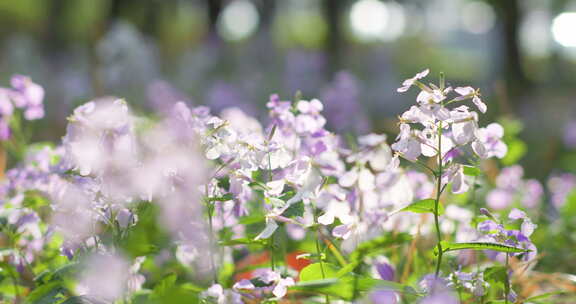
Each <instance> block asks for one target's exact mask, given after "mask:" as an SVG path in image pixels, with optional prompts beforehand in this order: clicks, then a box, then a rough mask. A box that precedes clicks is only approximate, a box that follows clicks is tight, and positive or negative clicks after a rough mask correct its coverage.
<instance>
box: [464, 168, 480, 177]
mask: <svg viewBox="0 0 576 304" xmlns="http://www.w3.org/2000/svg"><path fill="white" fill-rule="evenodd" d="M463 167H464V174H465V175H468V176H480V175H482V170H480V169H478V168H477V167H472V166H463Z"/></svg>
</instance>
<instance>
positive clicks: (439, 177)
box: [434, 122, 443, 277]
mask: <svg viewBox="0 0 576 304" xmlns="http://www.w3.org/2000/svg"><path fill="white" fill-rule="evenodd" d="M442 190H443V188H442V122H440V124H439V127H438V175H437V176H436V199H435V200H434V226H435V227H436V237H437V239H438V245H437V246H438V260H437V262H436V277H438V275H439V274H440V265H441V264H442V254H443V250H442V244H441V242H442V233H441V232H440V222H439V218H438V206H439V204H440V195H441V194H442Z"/></svg>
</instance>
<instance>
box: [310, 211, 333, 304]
mask: <svg viewBox="0 0 576 304" xmlns="http://www.w3.org/2000/svg"><path fill="white" fill-rule="evenodd" d="M313 208H314V210H313V211H312V212H313V215H314V224H318V209H316V202H314V205H313ZM320 237H321V232H320V225H316V240H315V242H316V254H317V255H318V260H319V261H320V272H321V273H322V279H326V272H325V271H324V261H323V259H322V251H321V250H320ZM326 303H330V297H329V296H328V295H326Z"/></svg>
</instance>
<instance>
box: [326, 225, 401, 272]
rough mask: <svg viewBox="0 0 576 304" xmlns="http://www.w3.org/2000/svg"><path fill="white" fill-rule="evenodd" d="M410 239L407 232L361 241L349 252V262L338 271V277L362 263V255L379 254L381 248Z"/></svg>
mask: <svg viewBox="0 0 576 304" xmlns="http://www.w3.org/2000/svg"><path fill="white" fill-rule="evenodd" d="M410 240H412V237H411V236H410V235H409V234H407V233H397V234H388V235H385V236H381V237H377V238H374V239H372V240H370V241H367V242H364V243H361V244H360V245H358V246H357V247H356V249H355V250H354V251H352V253H350V263H349V264H348V265H346V266H345V267H344V268H342V269H340V271H338V274H337V275H338V277H341V276H343V275H345V274H347V273H349V272H352V271H354V269H356V267H358V265H360V264H361V263H362V261H363V260H364V257H366V256H371V255H376V254H379V253H380V252H381V251H382V250H384V249H388V248H390V246H392V245H398V244H404V243H407V242H409V241H410Z"/></svg>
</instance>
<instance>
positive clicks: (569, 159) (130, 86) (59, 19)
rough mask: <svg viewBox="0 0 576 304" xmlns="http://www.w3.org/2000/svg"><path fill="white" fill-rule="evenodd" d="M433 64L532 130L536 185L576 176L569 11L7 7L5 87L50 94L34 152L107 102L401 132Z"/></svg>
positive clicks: (212, 0)
mask: <svg viewBox="0 0 576 304" xmlns="http://www.w3.org/2000/svg"><path fill="white" fill-rule="evenodd" d="M425 68H430V69H431V71H432V78H437V75H438V73H439V72H440V71H443V72H445V73H446V75H447V79H448V80H449V83H450V84H451V85H454V86H456V85H473V86H475V87H479V88H480V89H481V91H482V92H483V96H484V99H485V101H486V102H487V104H488V105H489V112H488V115H487V117H486V118H485V119H486V121H491V120H493V119H496V118H500V117H503V116H507V117H513V118H518V119H520V121H521V122H522V125H523V130H522V132H521V133H520V137H521V138H522V139H523V140H524V141H525V142H526V150H527V154H526V156H525V157H524V159H523V160H522V164H523V165H525V167H526V168H527V172H528V175H529V176H534V177H539V178H543V177H546V176H548V175H549V174H550V173H552V172H553V171H554V170H555V168H562V169H564V170H569V171H576V159H575V158H574V156H570V155H571V154H573V153H565V152H567V151H568V152H569V151H571V150H573V149H574V148H576V127H575V124H574V123H571V122H572V121H573V120H576V116H575V115H574V114H575V113H576V105H575V104H574V101H575V99H576V77H575V76H576V1H573V0H570V1H569V0H506V1H502V0H486V1H481V0H405V1H401V0H397V1H388V0H0V85H3V86H7V85H8V81H9V77H10V75H11V74H14V73H19V74H25V75H30V76H31V77H32V79H33V80H34V81H35V82H37V83H39V84H41V85H43V86H44V87H45V88H46V92H47V97H46V104H47V106H46V109H47V118H46V119H44V120H43V121H42V122H38V123H36V124H37V127H36V130H37V131H36V132H35V138H36V139H37V140H57V139H58V138H59V137H60V136H61V135H62V134H63V128H64V126H65V123H66V121H65V119H64V118H65V117H66V116H68V115H69V113H70V111H71V109H72V108H73V107H74V106H76V105H78V104H81V103H84V102H86V101H88V100H90V99H92V98H94V97H98V96H105V95H115V96H120V97H124V98H126V99H127V100H128V101H129V103H131V104H132V105H134V106H136V107H137V108H138V109H141V110H145V109H157V110H161V109H162V108H163V107H164V108H165V107H166V105H168V104H170V103H172V102H174V101H176V100H185V101H187V102H189V103H190V104H195V105H200V104H206V105H209V106H210V107H211V108H212V109H213V112H215V113H218V111H220V110H221V109H223V108H225V107H229V106H238V107H240V108H242V109H244V110H245V111H247V112H249V113H251V114H252V115H256V116H258V117H260V118H264V117H265V115H266V112H265V107H264V104H265V103H266V101H267V99H268V96H269V95H270V94H272V93H279V94H280V96H281V97H282V98H285V99H290V98H291V97H292V96H294V94H295V93H296V91H297V90H300V91H302V93H303V96H304V97H305V98H313V97H319V98H321V99H322V100H323V101H324V102H325V103H326V107H327V116H328V119H329V121H330V122H331V123H330V124H331V127H332V129H334V130H338V131H340V132H345V133H351V134H353V133H359V132H367V131H370V130H374V131H378V132H387V133H389V134H393V133H395V132H396V125H395V117H396V116H397V115H399V114H400V113H402V111H403V110H404V109H407V107H408V106H409V105H410V104H412V103H413V99H414V97H415V96H414V94H415V93H408V94H407V95H401V94H398V93H396V90H395V89H396V88H397V87H398V86H399V84H400V83H401V82H402V80H403V79H405V78H407V77H410V76H412V75H413V74H414V73H416V72H419V71H421V70H423V69H425ZM432 78H431V79H432ZM434 80H435V79H434Z"/></svg>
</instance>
